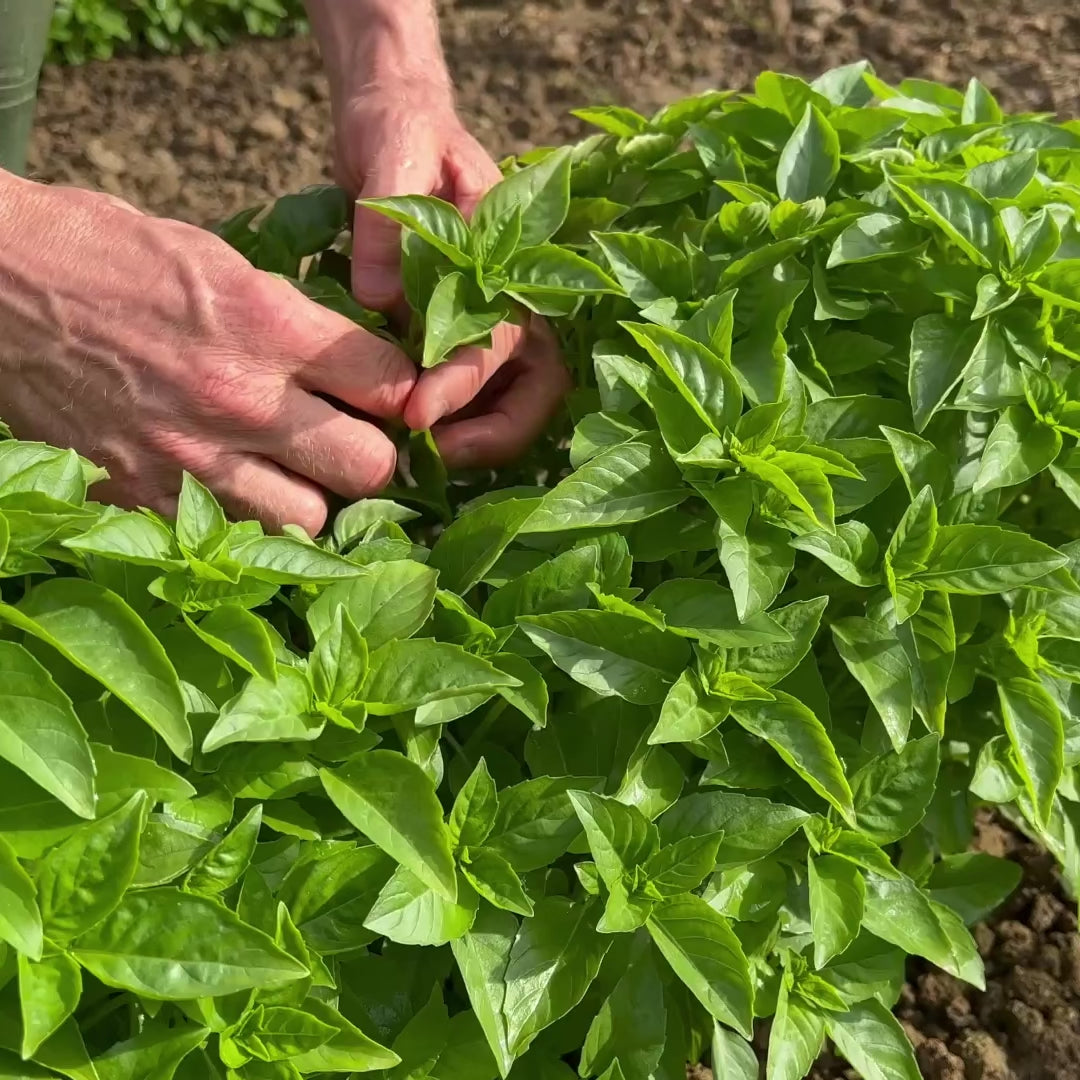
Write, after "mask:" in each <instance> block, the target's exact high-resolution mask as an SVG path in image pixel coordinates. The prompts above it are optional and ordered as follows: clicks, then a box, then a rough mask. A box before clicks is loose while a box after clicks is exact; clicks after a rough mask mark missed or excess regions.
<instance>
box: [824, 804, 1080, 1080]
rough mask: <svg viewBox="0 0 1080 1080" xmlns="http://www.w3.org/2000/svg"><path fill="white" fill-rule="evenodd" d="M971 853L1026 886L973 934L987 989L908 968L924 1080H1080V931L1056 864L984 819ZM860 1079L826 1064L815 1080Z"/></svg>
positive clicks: (906, 995) (901, 1012)
mask: <svg viewBox="0 0 1080 1080" xmlns="http://www.w3.org/2000/svg"><path fill="white" fill-rule="evenodd" d="M978 829H979V832H978V836H977V838H976V840H975V846H976V847H977V848H978V849H979V850H982V851H986V852H989V853H990V854H991V855H997V856H1001V857H1004V858H1008V859H1013V860H1015V861H1016V862H1018V863H1020V865H1021V866H1022V867H1023V868H1024V881H1023V883H1022V885H1021V886H1020V888H1019V889H1018V890H1017V891H1016V892H1015V893H1014V894H1013V896H1012V897H1011V898H1010V899H1009V900H1007V901H1006V902H1005V904H1004V905H1003V906H1002V908H1001V909H1000V910H999V911H998V912H996V913H995V915H994V916H993V918H992V919H990V920H989V921H988V922H986V923H980V924H979V925H978V926H976V927H975V928H974V934H975V940H976V941H977V942H978V945H979V952H980V953H981V954H982V957H983V960H984V961H985V963H986V991H985V992H984V993H981V992H979V991H978V990H975V989H974V988H973V987H971V986H968V985H967V984H966V983H962V982H960V981H959V980H958V979H954V978H953V977H952V976H951V975H946V974H944V973H943V972H941V971H938V970H936V969H934V968H931V967H930V966H929V965H927V964H923V963H921V962H915V963H912V965H911V967H910V969H909V973H908V974H909V979H910V981H909V982H908V985H907V986H905V988H904V992H903V995H902V997H901V999H900V1003H899V1005H898V1006H897V1009H896V1013H897V1015H898V1016H899V1017H900V1020H901V1022H902V1023H903V1025H904V1028H905V1029H906V1030H907V1033H908V1036H909V1037H910V1038H911V1041H912V1043H913V1044H914V1045H915V1048H916V1049H915V1054H916V1057H917V1058H918V1061H919V1067H920V1069H921V1071H922V1074H923V1076H924V1077H926V1078H927V1080H1077V1078H1078V1077H1080V934H1078V933H1077V918H1076V904H1075V902H1069V901H1068V900H1067V899H1066V897H1065V894H1064V893H1063V891H1062V889H1061V882H1060V879H1059V878H1058V875H1057V872H1056V869H1055V866H1054V861H1053V859H1052V858H1051V857H1050V856H1049V855H1047V854H1046V852H1044V851H1042V850H1041V849H1040V848H1038V847H1036V846H1034V845H1033V844H1030V843H1027V842H1026V841H1025V840H1024V839H1023V838H1021V837H1019V836H1018V835H1017V834H1016V833H1015V832H1012V831H1011V830H1009V829H1007V828H1003V827H1002V826H1001V825H1000V824H997V823H995V822H993V821H990V820H983V821H980V822H979V826H978ZM856 1075H857V1074H855V1073H853V1072H851V1071H850V1070H846V1069H845V1067H844V1065H843V1063H841V1062H838V1061H829V1060H823V1061H822V1062H821V1063H820V1064H819V1067H818V1069H817V1070H816V1071H815V1072H814V1074H813V1076H812V1080H838V1078H840V1077H845V1078H846V1077H854V1076H856Z"/></svg>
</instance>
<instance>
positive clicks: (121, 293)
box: [0, 173, 415, 534]
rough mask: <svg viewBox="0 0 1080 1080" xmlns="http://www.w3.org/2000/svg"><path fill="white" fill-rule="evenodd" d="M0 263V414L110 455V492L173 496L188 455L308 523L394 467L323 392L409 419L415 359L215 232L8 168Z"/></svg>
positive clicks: (231, 500) (284, 516)
mask: <svg viewBox="0 0 1080 1080" xmlns="http://www.w3.org/2000/svg"><path fill="white" fill-rule="evenodd" d="M0 274H2V275H3V276H4V277H5V279H6V283H5V287H4V289H3V290H2V291H0V416H3V417H4V419H5V420H7V421H8V422H9V423H10V425H11V427H12V429H13V431H14V432H15V433H16V434H17V435H18V436H19V437H21V438H24V439H40V440H43V441H46V442H49V443H52V444H54V445H59V446H67V447H73V448H75V449H76V450H78V451H79V452H80V453H82V454H83V455H85V456H86V457H88V458H90V459H92V460H93V461H95V462H96V463H97V464H99V465H102V466H104V467H105V468H107V469H108V470H109V473H110V480H109V481H108V482H107V483H106V484H104V485H102V487H101V488H95V493H98V492H100V497H102V498H103V499H107V500H108V501H112V502H116V503H118V504H120V505H124V506H136V505H140V506H147V507H150V508H153V509H155V510H158V511H160V512H163V513H170V512H172V511H174V510H175V505H176V497H177V494H178V492H179V487H180V480H181V471H182V470H184V469H186V470H188V471H189V472H191V473H192V474H194V475H195V476H196V477H198V478H199V479H200V480H202V481H203V482H204V483H206V484H207V485H208V486H209V487H210V488H211V489H212V490H213V491H214V492H215V493H216V494H217V495H218V497H219V498H220V499H221V500H222V502H223V504H224V505H225V507H226V509H227V510H228V511H229V512H230V513H232V514H233V515H234V516H236V517H240V518H246V517H255V518H257V519H259V520H260V521H262V523H263V524H264V525H265V526H266V527H268V528H271V529H276V528H280V527H281V526H282V525H285V524H295V525H299V526H301V527H302V528H304V529H306V530H307V531H308V532H310V533H312V534H314V533H316V532H318V531H319V530H320V529H321V528H322V526H323V524H324V523H325V520H326V514H327V503H326V496H325V494H324V489H328V490H329V491H332V492H335V493H337V494H339V495H342V496H344V497H346V498H350V499H352V498H360V497H362V496H364V495H370V494H372V493H374V492H376V491H378V490H380V489H381V488H382V487H383V486H384V485H385V484H386V483H387V482H388V481H389V479H390V478H391V476H392V475H393V472H394V469H395V466H396V461H397V457H396V451H395V448H394V445H393V443H392V442H391V441H390V440H389V439H388V438H387V437H386V435H384V434H383V433H382V431H380V430H379V428H378V427H376V426H375V425H374V424H372V423H366V422H365V421H363V420H359V419H354V418H353V417H351V416H348V415H346V414H344V413H343V412H341V411H339V410H338V409H336V408H334V406H332V405H330V404H328V403H327V402H326V401H325V400H323V399H322V398H321V397H319V396H317V395H325V396H327V397H330V398H333V399H336V400H338V401H341V402H344V403H345V404H347V405H349V406H351V407H352V408H354V409H356V410H357V411H359V412H361V413H363V414H365V415H368V416H372V417H379V418H384V419H394V418H399V417H400V416H401V413H402V410H403V409H404V406H405V403H406V401H407V400H408V397H409V394H410V392H411V390H412V388H413V385H414V382H415V369H414V367H413V365H412V363H411V362H410V361H409V360H408V358H407V357H406V356H405V355H404V354H403V353H401V352H400V351H399V350H397V349H396V348H394V347H393V346H392V345H390V344H389V343H387V342H385V341H383V340H382V339H381V338H378V337H375V336H374V335H372V334H370V333H368V332H367V331H365V330H363V329H360V328H359V327H357V326H355V325H354V324H353V323H351V322H350V321H349V320H347V319H345V318H343V317H342V316H339V315H337V314H335V313H333V312H330V311H328V310H326V309H325V308H322V307H320V306H319V305H317V304H315V303H313V302H311V301H309V300H307V299H306V298H305V297H304V296H303V295H302V294H301V293H300V292H299V291H297V290H296V289H294V288H293V287H292V286H291V285H289V284H288V283H286V282H284V281H281V280H279V279H277V278H274V277H271V276H270V275H267V274H263V273H261V272H259V271H257V270H255V269H253V268H252V267H251V266H250V265H249V264H248V263H247V262H246V261H245V260H244V259H243V258H242V257H241V256H240V255H238V254H237V253H236V252H234V251H233V250H232V249H231V248H229V247H228V246H227V245H226V244H225V243H224V242H223V241H221V240H220V239H218V238H217V237H215V236H213V235H212V234H210V233H207V232H204V231H202V230H200V229H196V228H194V227H192V226H189V225H184V224H181V223H179V222H175V221H166V220H160V219H155V218H150V217H146V216H143V215H142V214H139V213H138V212H137V211H135V210H133V209H132V208H131V207H127V206H124V205H123V204H118V202H117V200H113V199H109V198H107V197H102V196H99V195H95V194H92V193H89V192H84V191H77V190H74V189H63V188H45V187H42V186H40V185H36V184H31V183H28V182H26V181H22V180H17V179H16V178H14V177H10V176H8V175H7V174H3V173H0Z"/></svg>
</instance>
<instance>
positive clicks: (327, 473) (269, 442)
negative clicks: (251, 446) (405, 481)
mask: <svg viewBox="0 0 1080 1080" xmlns="http://www.w3.org/2000/svg"><path fill="white" fill-rule="evenodd" d="M256 449H257V450H259V451H260V452H261V453H263V454H265V455H266V456H267V457H268V458H271V459H273V461H275V462H276V463H277V464H279V465H281V466H283V467H284V468H285V469H287V470H288V471H289V472H290V473H293V474H294V475H296V476H299V477H300V478H302V479H307V480H311V481H313V482H314V483H315V484H318V485H319V487H321V488H326V489H328V490H330V491H332V492H334V493H335V494H336V495H341V496H343V497H344V498H346V499H362V498H364V497H365V496H367V495H373V494H375V493H376V492H379V491H382V489H383V488H384V487H386V485H387V484H388V483H389V482H390V480H391V479H392V477H393V475H394V470H395V469H396V468H397V450H396V449H395V448H394V444H393V443H392V442H391V441H390V440H389V439H388V438H387V437H386V436H385V435H384V434H383V433H382V432H381V431H380V430H379V429H378V428H377V427H375V426H374V424H368V423H365V422H364V421H363V420H356V419H353V418H352V417H351V416H347V415H346V414H345V413H343V412H340V411H339V410H337V409H335V408H334V407H333V406H332V405H329V404H327V402H325V401H322V400H320V399H319V398H316V397H312V396H311V395H310V394H305V393H304V392H303V391H301V390H298V389H296V388H295V387H294V388H292V389H291V390H290V391H289V392H288V393H287V395H286V398H285V402H284V407H283V408H282V410H281V422H280V423H278V424H275V425H273V426H272V427H271V428H269V429H268V430H267V431H266V432H265V433H264V434H263V437H262V441H261V445H258V446H257V447H256Z"/></svg>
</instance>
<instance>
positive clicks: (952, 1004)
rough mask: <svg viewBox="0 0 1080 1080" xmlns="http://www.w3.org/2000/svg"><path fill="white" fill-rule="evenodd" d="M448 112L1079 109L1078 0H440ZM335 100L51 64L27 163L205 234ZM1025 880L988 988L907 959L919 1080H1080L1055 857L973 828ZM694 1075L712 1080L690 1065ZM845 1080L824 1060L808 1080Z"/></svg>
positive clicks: (228, 62) (310, 77) (506, 140)
mask: <svg viewBox="0 0 1080 1080" xmlns="http://www.w3.org/2000/svg"><path fill="white" fill-rule="evenodd" d="M440 6H441V8H442V11H443V28H444V40H445V44H446V51H447V55H448V58H449V61H450V64H451V67H452V69H453V71H454V73H455V77H456V80H457V85H458V88H459V98H460V105H461V109H462V112H463V113H464V114H465V116H466V117H467V118H468V120H469V122H470V124H471V126H472V128H473V130H474V131H475V132H476V134H477V135H478V137H479V138H480V139H481V141H482V142H484V143H485V145H486V146H487V147H488V148H489V149H490V150H491V151H492V153H494V154H496V155H502V154H505V153H508V152H513V151H519V150H523V149H525V148H527V147H530V146H535V145H538V144H550V143H553V142H562V141H565V140H566V139H568V138H572V137H575V136H577V135H579V134H581V128H580V125H579V124H578V123H577V121H575V120H574V119H573V118H572V117H569V116H568V112H569V110H570V109H571V108H574V107H575V106H579V105H584V104H598V103H618V104H624V105H630V106H635V107H638V108H640V109H650V108H653V107H656V106H659V105H661V104H663V103H664V102H665V101H669V100H671V99H672V98H673V97H676V96H680V95H682V94H686V93H690V92H693V91H695V90H699V89H703V88H705V87H708V86H721V87H748V86H749V85H750V84H751V83H752V81H753V79H754V76H755V75H756V74H757V73H758V72H759V71H761V70H763V69H764V68H767V67H771V68H776V69H780V70H785V71H790V72H793V73H796V74H802V75H807V76H813V75H816V74H818V73H820V72H821V71H822V70H823V69H825V68H827V67H831V66H834V65H836V64H840V63H846V62H849V61H852V60H857V59H861V58H866V59H869V60H870V61H872V62H873V64H874V65H875V67H876V68H877V69H878V72H879V73H880V74H881V75H882V76H883V77H885V78H888V79H896V78H900V77H902V76H905V75H917V76H922V77H926V78H931V79H936V80H941V81H947V82H952V83H955V84H957V85H962V84H963V83H964V82H966V80H967V78H968V77H970V76H971V75H977V76H978V77H979V78H980V79H982V80H983V81H984V82H985V83H986V84H987V85H989V86H990V87H991V88H992V89H993V90H994V91H995V92H996V93H997V94H998V95H999V96H1000V98H1001V100H1002V101H1003V103H1004V104H1005V105H1006V106H1008V107H1010V108H1013V109H1032V110H1046V111H1053V112H1057V113H1058V114H1059V115H1062V116H1078V115H1080V4H1078V3H1077V0H444V2H443V3H441V5H440ZM328 143H329V116H328V108H327V89H326V84H325V81H324V79H323V76H322V74H321V71H320V65H319V59H318V54H317V51H316V48H315V46H314V44H313V43H312V42H311V41H309V40H291V41H277V42H252V43H246V44H243V45H241V46H239V47H237V48H234V49H231V50H229V51H227V52H223V53H219V54H216V55H200V56H192V57H186V58H175V57H170V58H145V59H144V58H136V59H129V60H121V61H114V62H111V63H108V64H90V65H88V66H86V67H85V68H80V69H58V68H57V69H50V70H48V71H46V72H45V74H44V77H43V83H42V94H41V105H40V110H39V124H38V132H37V135H36V139H35V144H34V147H33V151H32V156H31V165H32V168H33V170H34V172H35V173H36V175H38V176H39V177H41V178H43V179H46V180H49V181H53V182H60V183H69V184H76V185H79V186H83V187H95V188H102V189H104V190H106V191H109V192H111V193H113V194H115V195H119V196H122V197H124V198H126V199H129V200H130V201H132V202H134V203H135V204H137V205H138V206H140V207H141V208H143V209H144V210H148V211H151V212H153V213H157V214H166V215H170V216H174V217H179V218H182V219H184V220H187V221H191V222H195V223H198V224H211V223H214V222H216V221H219V220H221V219H222V218H224V217H226V216H227V215H229V214H231V213H233V212H235V211H237V210H240V209H243V208H244V207H246V206H249V205H251V204H253V203H258V202H262V201H265V200H266V199H267V198H268V197H273V196H276V195H280V194H284V193H286V192H288V191H292V190H295V189H297V188H298V187H300V186H302V185H304V184H309V183H314V182H317V181H319V180H320V179H322V178H324V177H326V176H327V175H328V172H327V166H328V156H327V147H328ZM980 846H981V847H983V848H984V849H985V850H990V851H993V852H994V853H997V854H1002V855H1005V856H1007V857H1009V858H1013V859H1016V860H1018V861H1019V862H1020V863H1021V864H1022V865H1023V866H1024V868H1025V871H1026V876H1025V883H1024V885H1023V887H1022V889H1021V890H1020V891H1019V892H1018V894H1017V895H1016V896H1015V897H1014V898H1013V899H1012V900H1011V901H1009V903H1008V904H1007V905H1006V906H1005V909H1004V910H1003V911H1002V912H1000V913H998V915H997V916H996V917H995V918H994V919H993V920H991V921H990V922H989V923H987V924H985V925H982V926H980V927H978V928H977V932H976V933H977V938H978V941H979V946H980V949H981V950H982V953H983V956H984V958H985V959H986V962H987V976H988V986H987V990H986V992H985V993H979V992H976V991H973V990H972V989H971V988H970V987H966V986H964V985H962V984H960V983H958V982H956V981H955V980H953V979H951V978H950V977H948V976H945V975H942V974H940V973H938V972H935V971H932V970H930V969H928V968H924V967H920V966H919V965H913V966H912V969H911V973H910V975H911V981H910V983H909V985H908V987H907V988H906V989H905V992H904V997H903V999H902V1001H901V1003H900V1006H899V1009H898V1014H899V1016H900V1017H901V1019H902V1021H903V1022H904V1024H905V1026H906V1027H907V1029H908V1031H909V1033H910V1035H911V1037H912V1040H913V1042H914V1043H915V1044H916V1046H917V1054H918V1058H919V1063H920V1066H921V1069H922V1072H923V1075H924V1076H925V1077H927V1078H928V1080H1078V1078H1080V935H1078V934H1077V922H1076V908H1075V905H1072V904H1069V903H1067V902H1066V900H1065V897H1064V895H1063V894H1062V892H1061V890H1060V887H1059V884H1058V882H1057V879H1056V877H1055V875H1054V873H1053V869H1052V867H1051V865H1050V861H1049V859H1048V857H1047V856H1046V855H1045V854H1044V853H1042V852H1040V851H1039V850H1038V849H1036V848H1034V847H1032V846H1031V845H1028V844H1026V843H1024V842H1023V841H1021V840H1019V839H1018V838H1017V837H1016V836H1015V834H1013V833H1011V832H1008V831H1007V830H1004V829H1001V828H1000V827H998V826H996V825H993V824H984V825H983V827H982V833H981V836H980ZM699 1075H708V1074H707V1073H700V1074H699ZM850 1075H853V1074H851V1073H850V1072H845V1069H844V1066H843V1065H842V1063H839V1062H836V1061H832V1060H830V1059H828V1058H825V1059H823V1060H822V1062H821V1063H820V1064H819V1066H818V1069H817V1071H816V1072H815V1080H836V1078H838V1077H844V1076H850Z"/></svg>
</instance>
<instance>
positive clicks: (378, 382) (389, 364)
mask: <svg viewBox="0 0 1080 1080" xmlns="http://www.w3.org/2000/svg"><path fill="white" fill-rule="evenodd" d="M365 346H366V349H365V351H366V352H367V356H366V358H365V359H366V365H367V366H368V367H369V369H370V372H371V391H370V397H371V402H370V405H369V408H370V410H371V411H372V412H374V413H376V414H377V415H379V416H383V417H398V416H400V415H401V414H402V412H404V410H405V403H406V402H407V401H408V400H409V395H410V394H411V393H412V389H413V386H414V385H415V384H416V370H415V368H414V367H413V365H412V364H411V363H410V361H409V360H408V359H406V357H405V356H404V354H402V353H401V352H399V351H398V349H397V348H395V347H394V346H393V345H391V344H390V343H389V342H388V341H383V339H382V338H379V337H375V336H374V335H373V334H369V335H368V336H367V341H366V342H365Z"/></svg>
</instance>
